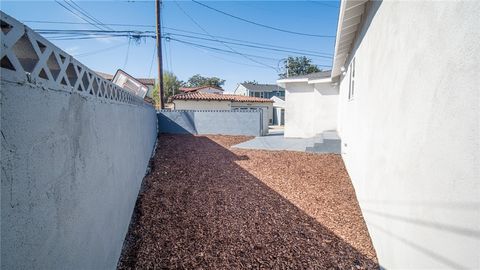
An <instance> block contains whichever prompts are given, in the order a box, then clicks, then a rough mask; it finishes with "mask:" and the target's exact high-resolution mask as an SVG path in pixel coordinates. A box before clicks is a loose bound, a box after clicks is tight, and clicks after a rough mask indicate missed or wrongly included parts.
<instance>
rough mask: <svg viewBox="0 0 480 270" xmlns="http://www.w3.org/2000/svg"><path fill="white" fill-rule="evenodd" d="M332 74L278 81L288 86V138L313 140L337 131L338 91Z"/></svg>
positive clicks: (286, 107)
mask: <svg viewBox="0 0 480 270" xmlns="http://www.w3.org/2000/svg"><path fill="white" fill-rule="evenodd" d="M330 74H331V72H330V71H323V72H317V73H312V74H308V75H301V76H294V77H289V78H285V79H281V80H278V81H277V83H278V84H279V85H280V86H282V87H285V90H286V96H285V133H284V135H285V137H290V138H292V137H293V138H310V137H314V136H316V135H318V134H320V133H322V132H323V131H328V130H336V129H337V106H338V89H337V88H336V87H335V86H333V84H332V80H331V78H330Z"/></svg>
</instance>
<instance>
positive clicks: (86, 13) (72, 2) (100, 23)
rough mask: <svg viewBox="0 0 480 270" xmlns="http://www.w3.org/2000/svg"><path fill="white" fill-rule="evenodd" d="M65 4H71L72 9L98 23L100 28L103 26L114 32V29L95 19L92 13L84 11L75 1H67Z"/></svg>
mask: <svg viewBox="0 0 480 270" xmlns="http://www.w3.org/2000/svg"><path fill="white" fill-rule="evenodd" d="M65 3H67V4H69V3H71V4H69V5H70V6H71V7H72V8H74V9H75V10H77V11H79V12H80V13H81V14H83V15H85V16H86V17H87V18H89V19H90V20H92V21H94V22H96V23H98V24H99V25H100V26H102V27H103V28H105V29H108V30H113V29H112V28H110V27H108V26H106V25H105V24H104V23H102V22H101V21H100V20H98V19H97V18H95V17H93V16H92V15H91V14H90V13H88V12H87V11H86V10H85V9H83V8H82V7H80V6H79V5H78V4H77V3H75V1H74V0H70V2H67V1H65Z"/></svg>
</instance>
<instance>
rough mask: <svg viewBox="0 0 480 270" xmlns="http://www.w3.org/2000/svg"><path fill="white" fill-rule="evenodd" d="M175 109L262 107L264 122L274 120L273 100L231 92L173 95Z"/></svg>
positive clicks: (241, 108)
mask: <svg viewBox="0 0 480 270" xmlns="http://www.w3.org/2000/svg"><path fill="white" fill-rule="evenodd" d="M172 102H173V104H174V109H175V110H249V109H262V110H263V118H264V121H263V122H264V124H265V125H268V124H271V123H272V121H273V101H272V100H270V99H265V98H256V97H246V96H239V95H231V94H223V95H219V94H211V93H199V92H193V93H187V94H179V95H175V96H173V97H172Z"/></svg>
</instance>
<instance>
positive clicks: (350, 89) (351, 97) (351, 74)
mask: <svg viewBox="0 0 480 270" xmlns="http://www.w3.org/2000/svg"><path fill="white" fill-rule="evenodd" d="M349 69H350V72H349V77H350V78H349V79H350V80H349V84H348V100H349V101H352V100H354V99H355V57H354V58H353V59H352V62H350V68H349Z"/></svg>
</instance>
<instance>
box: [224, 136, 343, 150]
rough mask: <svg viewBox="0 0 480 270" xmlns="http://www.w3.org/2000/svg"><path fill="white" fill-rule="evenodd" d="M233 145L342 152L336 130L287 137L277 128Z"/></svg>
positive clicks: (236, 146) (260, 148) (253, 147)
mask: <svg viewBox="0 0 480 270" xmlns="http://www.w3.org/2000/svg"><path fill="white" fill-rule="evenodd" d="M232 147H235V148H241V149H257V150H270V151H299V152H311V153H336V154H339V153H340V138H339V137H338V135H337V134H336V132H335V131H327V132H324V133H322V134H319V135H318V136H315V137H312V138H285V137H284V136H283V131H278V130H276V131H275V132H273V133H270V134H269V135H267V136H262V137H255V138H254V139H252V140H250V141H246V142H243V143H240V144H237V145H234V146H232Z"/></svg>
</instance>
